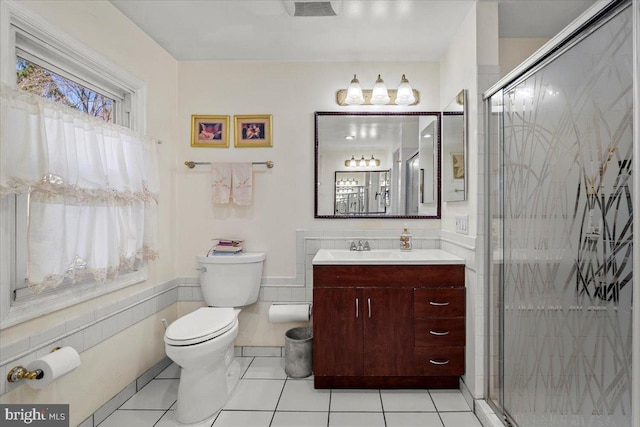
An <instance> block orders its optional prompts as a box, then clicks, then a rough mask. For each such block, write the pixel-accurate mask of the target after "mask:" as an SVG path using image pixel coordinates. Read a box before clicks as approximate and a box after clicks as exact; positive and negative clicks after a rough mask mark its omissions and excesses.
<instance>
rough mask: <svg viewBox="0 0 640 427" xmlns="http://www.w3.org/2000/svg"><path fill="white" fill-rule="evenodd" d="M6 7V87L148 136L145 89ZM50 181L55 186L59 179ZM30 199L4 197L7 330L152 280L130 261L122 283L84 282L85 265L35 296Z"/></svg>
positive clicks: (2, 288) (1, 226)
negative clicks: (29, 281)
mask: <svg viewBox="0 0 640 427" xmlns="http://www.w3.org/2000/svg"><path fill="white" fill-rule="evenodd" d="M2 3H3V4H1V5H0V7H2V14H3V15H5V16H6V17H7V18H8V19H3V20H2V22H0V26H2V28H0V32H1V34H9V37H3V40H2V41H0V43H1V46H0V55H1V57H0V60H1V61H0V63H1V65H0V75H1V76H2V84H3V85H4V86H5V88H6V87H19V88H20V89H23V90H25V91H27V92H30V93H34V94H37V95H40V96H43V97H44V98H47V99H50V100H52V101H54V102H56V103H60V104H63V105H66V106H69V107H71V108H74V109H76V110H79V111H82V112H84V113H87V114H90V115H92V116H94V117H97V118H99V119H101V120H104V121H106V122H108V123H114V124H117V125H120V126H124V127H127V128H129V129H132V130H134V131H136V132H138V133H144V132H145V130H146V129H145V122H144V118H145V116H146V84H145V83H144V82H142V81H141V80H139V79H137V78H136V77H135V76H132V75H130V74H129V73H128V72H127V71H126V70H124V69H121V68H120V67H119V66H117V65H115V64H112V63H110V62H109V61H108V60H106V59H105V58H103V57H102V56H100V55H98V54H97V53H96V52H94V51H92V50H91V49H89V48H87V47H86V46H84V45H81V44H80V43H78V42H77V41H76V40H75V39H73V38H71V37H69V36H68V35H66V34H64V33H62V32H60V31H59V30H58V29H57V28H55V27H53V26H52V25H51V24H49V23H48V22H45V21H44V20H42V18H40V17H39V16H38V15H36V14H34V13H33V12H32V11H31V10H30V9H28V8H26V7H25V6H23V5H21V4H19V3H18V2H2ZM82 167H83V166H80V167H79V169H81V168H82ZM90 167H91V166H90V165H87V166H84V168H85V169H87V168H90ZM79 173H82V171H79ZM46 178H47V179H49V183H51V184H55V179H56V177H46ZM30 198H31V196H29V194H27V193H23V194H17V195H14V194H9V195H5V196H2V197H0V253H1V254H2V256H0V292H1V295H0V313H1V315H0V328H5V327H8V326H12V325H15V324H17V323H20V322H23V321H26V320H29V319H32V318H35V317H37V316H41V315H43V314H46V313H48V312H52V311H55V310H58V309H61V308H64V307H67V306H70V305H73V304H77V303H79V302H82V301H85V300H88V299H90V298H94V297H96V296H99V295H102V294H105V293H108V292H112V291H114V290H116V289H120V288H122V287H125V286H129V285H131V284H134V283H138V282H140V281H143V280H145V279H146V277H147V272H146V267H145V266H144V265H143V263H141V262H138V261H134V262H129V263H128V264H127V266H126V268H124V269H123V270H121V271H120V274H119V275H118V277H117V279H115V280H109V281H107V282H104V281H102V282H101V281H97V280H95V279H94V278H93V277H91V276H87V277H82V276H81V274H80V273H82V270H83V267H84V264H83V262H84V260H82V259H77V262H75V260H74V263H72V264H71V265H70V268H73V269H74V272H77V273H79V274H78V275H76V276H77V277H76V278H75V280H73V281H72V280H69V279H68V278H65V279H64V281H62V282H61V283H60V284H59V285H58V286H57V287H55V288H47V289H45V290H44V291H42V292H39V293H34V292H32V290H30V289H28V286H27V283H26V277H27V258H28V256H29V255H28V249H29V245H30V243H29V242H28V235H29V230H30V228H29V212H30V205H31V204H32V203H33V201H32V200H30ZM139 216H140V215H138V216H137V217H136V218H138V219H139ZM136 218H133V217H132V219H131V221H130V222H131V224H133V225H132V226H130V227H129V229H128V230H129V231H130V230H132V229H135V223H136ZM31 231H33V230H31ZM31 244H32V243H31ZM61 244H62V242H61ZM72 282H74V283H72Z"/></svg>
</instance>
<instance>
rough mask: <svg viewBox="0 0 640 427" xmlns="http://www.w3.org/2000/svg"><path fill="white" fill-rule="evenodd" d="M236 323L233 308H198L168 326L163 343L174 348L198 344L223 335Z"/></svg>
mask: <svg viewBox="0 0 640 427" xmlns="http://www.w3.org/2000/svg"><path fill="white" fill-rule="evenodd" d="M236 323H237V315H236V311H234V309H233V308H213V307H203V308H199V309H197V310H196V311H194V312H192V313H189V314H187V315H186V316H182V317H181V318H179V319H177V320H176V321H175V322H173V323H172V324H171V325H169V327H168V328H167V331H166V332H165V334H164V342H165V343H167V344H169V345H176V346H186V345H194V344H199V343H202V342H204V341H208V340H210V339H213V338H216V337H218V336H220V335H222V334H224V333H225V332H227V331H229V330H230V329H232V328H233V326H234V325H235V324H236Z"/></svg>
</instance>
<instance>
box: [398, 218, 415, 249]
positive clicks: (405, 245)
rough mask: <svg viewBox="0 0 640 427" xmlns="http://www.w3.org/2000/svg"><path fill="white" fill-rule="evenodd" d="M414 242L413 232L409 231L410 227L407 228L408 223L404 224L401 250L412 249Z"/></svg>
mask: <svg viewBox="0 0 640 427" xmlns="http://www.w3.org/2000/svg"><path fill="white" fill-rule="evenodd" d="M412 246H413V243H412V242H411V233H409V229H408V228H407V224H406V223H405V225H404V230H403V231H402V234H401V235H400V250H401V251H410V250H411V247H412Z"/></svg>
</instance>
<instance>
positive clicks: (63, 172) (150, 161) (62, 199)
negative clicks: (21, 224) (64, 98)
mask: <svg viewBox="0 0 640 427" xmlns="http://www.w3.org/2000/svg"><path fill="white" fill-rule="evenodd" d="M0 114H1V115H0V197H6V196H7V195H9V194H16V195H21V194H29V195H30V197H29V222H28V236H27V237H28V265H27V272H28V276H29V277H28V281H29V284H30V286H33V287H35V288H36V289H42V288H45V287H55V286H57V285H58V284H60V283H62V282H63V281H64V280H67V279H68V280H70V281H78V280H83V279H86V278H88V277H89V278H90V277H93V278H94V279H96V280H101V281H105V280H110V279H113V278H115V277H117V276H118V275H119V274H121V273H122V272H125V271H127V270H130V269H132V268H137V267H139V264H140V260H142V261H144V260H146V259H152V258H155V257H156V256H157V251H156V249H155V247H156V245H155V235H156V233H157V226H156V222H157V203H158V194H159V183H158V171H157V152H156V151H157V148H156V144H155V143H154V142H153V141H152V140H151V139H150V138H147V137H144V136H141V135H138V134H137V133H136V132H133V131H131V130H130V129H127V128H123V127H121V126H117V125H114V124H110V123H106V122H104V121H102V120H100V119H97V118H94V117H92V116H89V115H88V114H85V113H82V112H80V111H77V110H74V109H72V108H70V107H67V106H64V105H60V104H56V103H54V102H52V101H49V100H47V99H44V98H41V97H39V96H36V95H33V94H30V93H27V92H24V91H21V90H15V89H12V88H9V87H7V86H4V85H3V86H1V87H0ZM79 260H81V262H80V261H79Z"/></svg>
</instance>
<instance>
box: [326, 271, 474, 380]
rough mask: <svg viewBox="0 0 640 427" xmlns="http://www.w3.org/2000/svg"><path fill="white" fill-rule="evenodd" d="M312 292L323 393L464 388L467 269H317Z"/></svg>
mask: <svg viewBox="0 0 640 427" xmlns="http://www.w3.org/2000/svg"><path fill="white" fill-rule="evenodd" d="M313 286H314V290H313V306H314V314H313V332H314V333H313V335H314V337H313V371H314V379H315V387H316V388H340V387H342V388H381V387H385V388H410V387H430V388H435V387H440V388H457V387H458V376H460V375H462V374H463V373H464V266H463V265H429V266H427V265H402V266H397V265H395V266H391V265H316V266H314V267H313ZM430 291H432V293H430ZM460 298H462V299H460ZM434 303H435V304H436V305H434ZM432 332H435V333H436V334H433V333H432Z"/></svg>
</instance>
